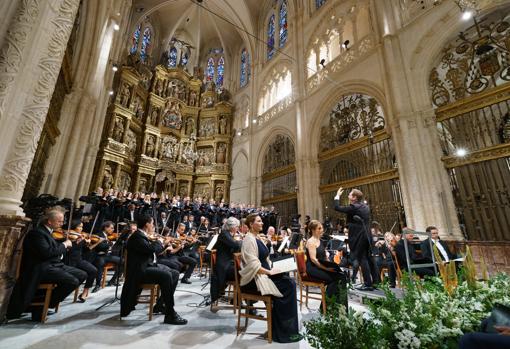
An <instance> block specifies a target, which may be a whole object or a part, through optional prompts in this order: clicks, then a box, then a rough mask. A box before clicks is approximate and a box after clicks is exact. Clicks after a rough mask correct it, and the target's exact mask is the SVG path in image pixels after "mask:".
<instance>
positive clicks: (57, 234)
mask: <svg viewBox="0 0 510 349" xmlns="http://www.w3.org/2000/svg"><path fill="white" fill-rule="evenodd" d="M51 236H53V238H54V239H55V240H57V241H58V242H64V241H65V240H67V235H66V233H64V232H63V231H62V230H54V231H53V232H52V233H51Z"/></svg>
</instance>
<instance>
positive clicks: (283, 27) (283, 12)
mask: <svg viewBox="0 0 510 349" xmlns="http://www.w3.org/2000/svg"><path fill="white" fill-rule="evenodd" d="M286 42H287V1H283V2H282V5H281V6H280V47H283V46H285V43H286Z"/></svg>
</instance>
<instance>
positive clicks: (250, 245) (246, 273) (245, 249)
mask: <svg viewBox="0 0 510 349" xmlns="http://www.w3.org/2000/svg"><path fill="white" fill-rule="evenodd" d="M241 258H242V259H241V261H242V264H241V270H240V271H239V274H240V275H241V282H240V283H241V286H245V285H247V284H248V283H250V281H251V280H253V278H255V284H256V285H257V289H258V290H259V292H260V293H261V294H262V295H263V296H265V295H268V294H270V295H273V296H276V297H283V295H282V294H281V293H280V291H278V288H277V287H276V285H275V284H274V282H273V281H272V280H271V279H270V278H269V276H268V275H266V274H257V272H258V271H259V270H260V268H261V267H262V265H261V263H260V260H259V249H258V247H257V239H256V238H255V236H253V234H252V233H248V234H246V236H245V237H244V239H243V244H242V246H241ZM267 262H268V263H269V265H271V261H270V260H269V257H268V258H267Z"/></svg>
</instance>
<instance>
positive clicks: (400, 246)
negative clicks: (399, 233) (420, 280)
mask: <svg viewBox="0 0 510 349" xmlns="http://www.w3.org/2000/svg"><path fill="white" fill-rule="evenodd" d="M405 239H406V240H407V246H408V251H409V260H410V261H411V264H424V263H430V262H431V260H428V259H426V258H424V257H423V255H419V254H418V253H417V252H416V249H415V247H414V244H413V243H412V241H413V239H414V235H413V234H410V233H407V234H405ZM395 254H396V255H397V259H398V264H399V266H400V270H402V272H404V271H409V269H408V266H407V258H406V251H405V246H404V238H402V239H400V240H399V241H398V243H397V246H395ZM413 272H415V273H416V274H418V275H419V276H421V277H424V276H425V275H429V276H434V275H435V273H434V268H431V267H425V268H413Z"/></svg>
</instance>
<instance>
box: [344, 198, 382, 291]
mask: <svg viewBox="0 0 510 349" xmlns="http://www.w3.org/2000/svg"><path fill="white" fill-rule="evenodd" d="M335 211H338V212H342V213H345V214H346V216H347V217H346V223H347V227H348V229H349V248H350V250H351V253H350V255H351V258H352V259H354V260H357V261H358V262H359V265H360V266H361V272H362V273H363V281H364V283H365V285H366V286H372V281H377V280H378V279H377V276H376V274H377V271H376V270H375V266H374V265H372V264H373V263H372V258H370V243H371V236H370V235H369V232H368V227H369V226H370V208H369V207H368V205H366V204H365V203H362V202H355V203H353V204H350V205H349V206H340V201H339V200H335ZM354 216H358V217H360V218H361V221H357V220H355V219H354ZM372 279H374V280H372Z"/></svg>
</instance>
